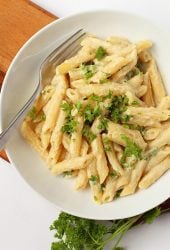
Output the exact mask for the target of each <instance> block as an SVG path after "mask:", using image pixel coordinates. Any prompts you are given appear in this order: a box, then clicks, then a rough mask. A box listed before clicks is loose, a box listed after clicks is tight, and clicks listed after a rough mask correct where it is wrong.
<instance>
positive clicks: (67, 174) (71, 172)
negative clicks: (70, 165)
mask: <svg viewBox="0 0 170 250" xmlns="http://www.w3.org/2000/svg"><path fill="white" fill-rule="evenodd" d="M72 174H73V171H72V170H71V171H65V172H64V173H63V176H71V175H72Z"/></svg>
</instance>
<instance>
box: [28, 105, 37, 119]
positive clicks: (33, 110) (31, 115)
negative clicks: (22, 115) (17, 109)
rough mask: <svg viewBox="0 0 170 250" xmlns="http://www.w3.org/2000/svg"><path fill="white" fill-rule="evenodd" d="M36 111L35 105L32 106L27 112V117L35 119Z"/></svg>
mask: <svg viewBox="0 0 170 250" xmlns="http://www.w3.org/2000/svg"><path fill="white" fill-rule="evenodd" d="M36 113H37V111H36V108H35V107H33V108H32V109H31V110H30V111H29V112H28V115H29V117H30V118H31V120H35V118H36Z"/></svg>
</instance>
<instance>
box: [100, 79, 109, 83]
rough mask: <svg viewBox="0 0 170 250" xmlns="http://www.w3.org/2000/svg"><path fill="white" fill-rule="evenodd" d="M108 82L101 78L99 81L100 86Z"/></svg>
mask: <svg viewBox="0 0 170 250" xmlns="http://www.w3.org/2000/svg"><path fill="white" fill-rule="evenodd" d="M106 82H108V78H103V79H100V84H104V83H106Z"/></svg>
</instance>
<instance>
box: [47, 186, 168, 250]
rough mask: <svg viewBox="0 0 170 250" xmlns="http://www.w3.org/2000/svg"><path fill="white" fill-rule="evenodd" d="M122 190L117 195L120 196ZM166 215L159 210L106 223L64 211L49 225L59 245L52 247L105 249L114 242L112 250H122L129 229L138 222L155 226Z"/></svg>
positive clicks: (69, 249) (54, 243) (55, 248)
mask: <svg viewBox="0 0 170 250" xmlns="http://www.w3.org/2000/svg"><path fill="white" fill-rule="evenodd" d="M121 191H122V190H119V191H118V192H117V196H119V195H120V192H121ZM163 212H164V210H162V211H161V210H160V208H159V207H156V208H154V209H152V210H150V211H149V212H146V213H144V214H141V215H138V216H135V217H131V218H127V219H121V220H113V221H110V223H107V224H103V223H101V222H98V221H95V220H90V219H83V218H79V217H76V216H73V215H69V214H66V213H64V212H61V213H60V215H59V217H58V219H57V220H55V221H54V222H53V223H52V225H51V226H50V230H52V231H54V232H55V234H54V237H55V238H56V242H53V243H52V244H51V250H66V249H68V250H80V249H81V250H94V249H96V250H104V249H105V246H107V244H108V243H109V242H112V244H113V246H112V249H113V250H123V249H124V248H123V247H120V246H119V243H120V240H121V239H122V237H123V236H124V235H125V234H126V232H127V231H128V230H129V229H130V228H132V227H133V226H135V225H136V224H137V223H138V222H139V223H141V222H146V223H152V222H153V221H154V219H156V218H157V217H158V216H159V215H160V214H161V213H163Z"/></svg>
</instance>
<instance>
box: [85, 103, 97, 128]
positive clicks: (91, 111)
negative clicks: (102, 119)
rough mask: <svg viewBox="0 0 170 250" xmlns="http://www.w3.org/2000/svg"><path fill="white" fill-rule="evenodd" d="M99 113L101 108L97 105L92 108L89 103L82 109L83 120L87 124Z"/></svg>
mask: <svg viewBox="0 0 170 250" xmlns="http://www.w3.org/2000/svg"><path fill="white" fill-rule="evenodd" d="M100 114H101V109H100V107H99V105H96V106H95V107H94V108H93V107H91V105H90V104H87V105H86V106H85V108H84V110H83V116H84V121H85V122H86V123H88V124H91V123H92V122H93V121H94V120H95V118H96V117H98V116H99V115H100Z"/></svg>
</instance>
